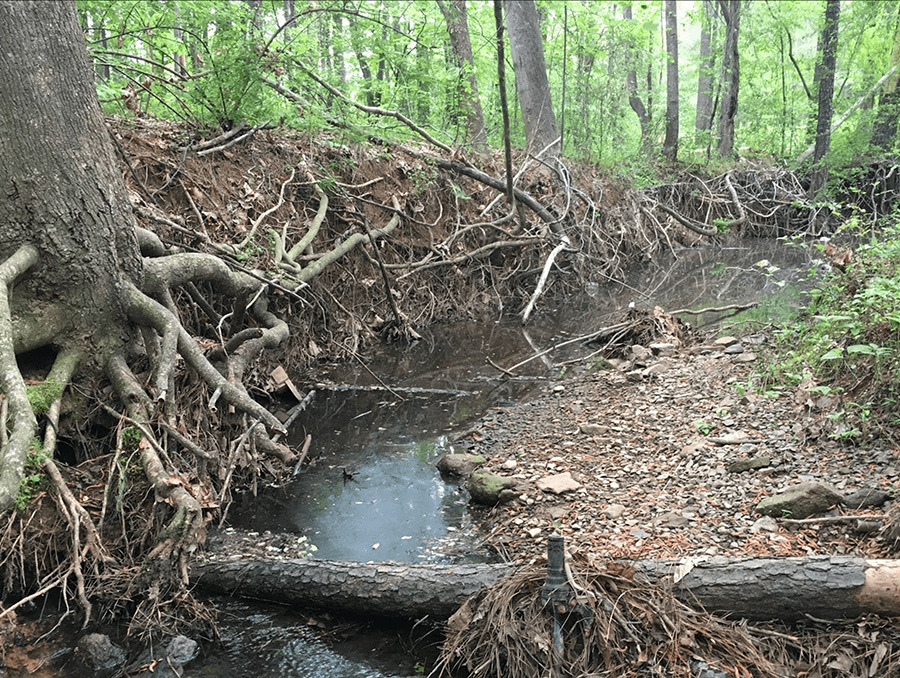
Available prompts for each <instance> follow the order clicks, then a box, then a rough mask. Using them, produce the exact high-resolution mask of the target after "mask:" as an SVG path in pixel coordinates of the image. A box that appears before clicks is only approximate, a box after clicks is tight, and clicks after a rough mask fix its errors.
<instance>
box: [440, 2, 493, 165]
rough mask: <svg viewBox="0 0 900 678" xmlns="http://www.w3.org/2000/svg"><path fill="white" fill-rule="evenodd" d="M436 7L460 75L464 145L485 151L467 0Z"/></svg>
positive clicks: (459, 104) (460, 102) (485, 145)
mask: <svg viewBox="0 0 900 678" xmlns="http://www.w3.org/2000/svg"><path fill="white" fill-rule="evenodd" d="M438 7H440V10H441V13H442V14H443V15H444V19H445V20H446V22H447V31H448V32H449V34H450V46H451V48H452V49H453V55H454V58H455V60H456V65H457V67H458V68H459V72H460V86H459V87H458V88H457V92H458V94H459V96H458V99H459V103H458V106H459V108H460V109H461V110H462V111H464V112H465V116H466V143H467V145H469V146H471V147H472V148H473V149H475V150H476V151H479V152H484V151H487V132H486V131H485V125H484V113H482V110H481V98H480V97H479V96H478V80H476V78H475V59H474V57H473V56H472V42H471V40H470V38H469V23H468V21H467V19H466V0H450V5H449V6H448V5H447V3H446V2H445V0H438Z"/></svg>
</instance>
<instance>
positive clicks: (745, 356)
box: [731, 351, 756, 363]
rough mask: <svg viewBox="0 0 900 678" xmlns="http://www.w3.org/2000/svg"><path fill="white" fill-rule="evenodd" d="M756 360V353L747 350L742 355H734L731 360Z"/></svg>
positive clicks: (744, 361)
mask: <svg viewBox="0 0 900 678" xmlns="http://www.w3.org/2000/svg"><path fill="white" fill-rule="evenodd" d="M754 360H756V354H755V353H753V352H752V351H745V352H743V353H741V354H740V355H736V356H734V358H732V359H731V362H734V363H752V362H753V361H754Z"/></svg>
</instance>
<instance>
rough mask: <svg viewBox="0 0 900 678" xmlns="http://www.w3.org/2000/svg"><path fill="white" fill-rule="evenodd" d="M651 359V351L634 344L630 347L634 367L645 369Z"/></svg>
mask: <svg viewBox="0 0 900 678" xmlns="http://www.w3.org/2000/svg"><path fill="white" fill-rule="evenodd" d="M652 359H653V351H651V350H650V349H649V348H647V347H646V346H641V345H640V344H635V345H634V346H632V347H631V360H632V362H634V364H635V365H638V366H640V367H645V366H646V365H647V363H648V362H649V361H650V360H652Z"/></svg>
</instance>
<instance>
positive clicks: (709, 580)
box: [191, 556, 900, 620]
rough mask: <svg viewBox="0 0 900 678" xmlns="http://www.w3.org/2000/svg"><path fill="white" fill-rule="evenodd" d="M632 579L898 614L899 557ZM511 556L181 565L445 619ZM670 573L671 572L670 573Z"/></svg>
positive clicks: (731, 598) (700, 568) (275, 590)
mask: <svg viewBox="0 0 900 678" xmlns="http://www.w3.org/2000/svg"><path fill="white" fill-rule="evenodd" d="M631 565H632V566H633V567H634V569H635V571H636V574H635V576H636V577H637V578H638V580H641V579H643V580H644V581H646V582H648V583H649V584H655V585H658V586H661V587H663V588H671V589H672V590H673V592H674V593H675V595H676V596H677V597H678V598H679V599H681V600H682V601H684V602H686V603H688V604H692V605H698V606H701V607H703V608H705V609H706V610H708V611H711V612H718V613H721V614H724V615H728V616H733V617H743V618H747V619H754V620H759V619H782V620H793V619H800V618H803V617H804V616H805V615H811V616H813V617H818V618H824V619H843V618H849V617H855V616H858V615H861V614H868V613H875V614H881V615H886V616H900V561H897V560H870V559H865V558H859V557H855V556H810V557H806V558H725V557H710V558H704V559H698V560H694V561H662V560H643V561H636V562H634V563H631ZM513 571H514V568H513V566H512V565H504V564H460V565H438V564H421V563H416V564H412V563H390V562H373V563H361V562H347V561H328V560H316V559H297V560H275V559H264V558H258V557H251V558H239V557H237V558H231V559H208V560H205V561H200V562H198V563H197V564H196V565H195V566H194V568H193V570H192V573H191V580H192V582H193V583H195V584H196V585H197V586H199V587H201V588H204V589H207V590H210V591H215V592H218V593H226V594H229V595H238V596H246V597H250V598H257V599H263V600H269V601H273V602H278V603H282V604H289V605H292V606H298V607H300V608H301V609H307V608H318V609H326V610H329V611H335V612H341V613H348V614H357V615H368V616H371V615H378V616H386V617H404V618H410V619H420V618H423V617H429V618H431V619H446V618H447V617H449V616H450V615H452V614H453V612H455V611H456V609H457V608H458V607H459V606H460V605H461V604H462V603H463V602H464V601H465V600H466V598H468V597H469V596H470V595H472V594H474V593H476V592H477V591H478V590H479V589H480V588H482V587H484V586H490V585H491V584H494V583H496V582H497V581H499V580H500V579H501V578H502V577H504V576H507V575H509V574H511V573H512V572H513ZM676 579H677V581H676Z"/></svg>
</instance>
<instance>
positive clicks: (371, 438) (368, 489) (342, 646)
mask: <svg viewBox="0 0 900 678" xmlns="http://www.w3.org/2000/svg"><path fill="white" fill-rule="evenodd" d="M811 252H814V250H811V249H809V248H806V247H790V246H787V245H785V243H783V242H778V241H774V240H756V241H750V242H739V243H737V244H735V245H733V246H731V247H724V248H707V249H693V250H684V251H681V252H678V253H676V254H677V258H674V259H670V260H668V261H665V262H663V263H661V264H659V265H655V266H649V265H644V266H640V267H635V268H634V269H633V270H631V271H629V272H628V274H627V277H626V280H625V281H624V283H613V282H607V283H603V282H597V283H591V284H589V285H588V287H587V289H585V290H584V294H582V295H580V297H579V298H577V299H572V300H569V301H567V303H566V304H565V305H562V306H559V307H557V308H554V309H550V310H547V309H544V310H541V312H540V313H538V314H537V315H536V316H534V317H533V319H532V321H531V322H530V323H529V325H528V328H527V329H525V328H522V326H521V324H520V323H519V322H518V319H517V318H515V317H500V318H497V319H496V321H494V322H484V323H454V324H441V325H437V326H434V327H432V328H430V329H428V330H427V331H426V332H424V333H423V334H424V338H423V340H422V341H420V342H418V343H416V344H415V345H413V346H411V347H396V346H381V347H379V348H377V349H376V350H375V351H374V353H373V355H372V356H371V358H370V359H368V360H367V361H366V365H365V368H364V367H362V366H360V365H359V364H355V365H354V364H348V365H333V366H329V367H326V368H325V369H324V370H319V371H318V372H317V374H316V376H315V378H316V379H317V380H318V381H321V382H326V383H327V384H329V385H341V386H343V387H344V390H335V389H333V388H320V389H319V390H318V391H317V395H316V397H315V398H314V401H313V403H312V406H311V407H310V408H309V409H308V411H307V412H306V413H305V416H304V417H303V420H302V421H300V422H298V424H297V426H296V428H295V430H294V431H293V432H292V435H293V442H294V443H295V444H298V443H299V442H300V441H302V440H303V438H304V437H305V436H306V435H307V434H309V435H311V436H312V441H313V442H312V448H311V455H310V458H311V462H310V463H309V465H308V467H305V468H304V470H303V471H302V472H301V473H300V474H299V475H298V476H297V477H296V478H295V479H294V481H293V482H291V483H290V484H289V485H287V486H285V487H280V488H269V489H267V490H265V491H262V492H261V493H260V494H259V496H258V497H256V498H253V499H252V500H251V499H250V498H245V499H246V501H243V502H240V503H239V504H238V505H237V506H236V507H235V509H233V511H232V514H231V521H232V524H233V525H234V526H235V527H238V528H241V529H250V530H256V531H264V530H270V531H272V532H291V533H296V534H302V535H305V536H306V537H307V538H308V539H309V541H310V542H311V543H312V544H314V545H315V546H316V547H317V551H316V552H315V553H314V554H313V557H320V558H327V559H343V560H360V561H368V560H399V561H423V560H425V561H442V562H452V561H454V560H458V559H471V558H484V557H486V555H487V554H486V553H484V552H483V551H482V550H481V549H480V546H479V542H478V534H477V532H476V530H475V528H474V526H473V522H472V520H471V517H470V514H469V509H468V506H467V496H466V494H465V491H464V490H463V489H461V488H460V487H457V486H456V485H454V484H452V483H448V482H445V481H444V480H443V479H442V478H441V477H440V475H439V474H438V473H437V471H436V469H435V468H434V462H435V461H436V460H437V459H438V458H439V457H440V456H441V455H442V454H444V453H446V452H448V451H449V450H450V449H451V444H450V442H449V440H450V433H451V432H452V431H455V430H460V429H463V428H464V427H465V426H466V424H467V423H468V422H471V421H472V420H474V419H476V418H477V417H479V416H480V415H482V414H483V413H484V412H485V411H486V410H487V409H488V408H490V407H498V406H500V407H502V406H505V405H509V404H511V403H513V402H515V401H517V400H519V399H521V398H525V397H527V395H528V392H529V391H530V390H531V389H532V388H533V387H534V384H535V383H536V381H537V380H540V379H545V378H550V377H557V376H559V369H558V368H557V367H555V366H554V364H555V363H558V362H559V361H560V360H562V359H565V358H572V357H577V356H578V355H584V354H585V353H586V352H587V351H586V349H585V348H584V347H582V346H579V345H578V343H577V342H576V343H575V344H573V345H572V346H570V347H568V349H567V352H566V353H560V354H557V353H553V354H551V355H549V356H547V357H546V358H545V359H543V360H533V361H531V362H530V363H529V364H528V365H527V366H525V367H523V368H521V369H520V370H517V372H516V373H517V374H518V375H522V377H521V378H518V379H511V380H499V379H498V378H497V377H498V372H497V371H496V370H495V369H494V368H493V367H491V366H489V365H488V364H487V358H490V359H491V360H492V361H494V362H495V363H497V364H499V365H503V366H510V365H513V364H515V363H517V362H519V361H521V360H524V359H525V358H527V357H529V356H531V355H533V354H534V353H535V352H536V350H538V349H541V350H542V349H545V348H547V347H550V346H553V345H555V344H557V343H560V342H562V341H564V340H566V339H567V338H571V337H573V336H580V335H582V334H586V333H588V332H591V331H592V330H595V329H598V328H600V327H604V326H606V325H609V324H611V323H612V322H615V319H616V318H617V317H618V315H619V314H620V313H621V311H622V309H624V308H626V307H627V306H628V305H629V304H631V303H634V304H635V305H636V306H638V307H651V306H654V305H659V306H662V307H663V308H665V309H667V310H674V309H678V308H691V309H698V308H707V307H716V306H724V305H726V304H745V303H750V302H755V301H759V302H761V304H760V307H759V308H757V309H755V310H754V311H752V312H750V313H749V314H744V316H742V317H743V318H744V319H745V320H748V321H749V320H750V319H754V320H756V321H765V320H767V319H770V318H774V317H776V316H778V315H779V314H780V313H782V312H783V311H784V309H785V308H786V307H788V306H792V305H793V306H796V305H800V304H803V303H804V299H803V295H802V292H801V290H802V289H804V288H806V287H808V286H809V285H810V284H811V282H810V281H811V271H812V270H814V268H815V264H814V261H813V258H812V256H811ZM539 306H540V305H539ZM720 318H721V314H706V315H700V316H696V315H691V316H685V319H686V320H688V321H690V322H691V323H692V324H694V325H695V326H698V325H703V324H704V323H711V322H714V321H716V320H719V319H720ZM292 376H295V375H292ZM296 378H297V377H296V376H295V379H296ZM297 380H298V381H299V379H297ZM372 387H376V390H369V389H370V388H372ZM385 387H388V388H385ZM414 389H430V391H424V390H423V391H416V390H414ZM225 609H227V610H228V613H229V614H227V615H226V618H225V619H224V620H223V625H222V632H223V648H224V651H223V652H222V653H220V654H218V655H217V656H216V657H207V658H206V659H202V660H198V661H196V662H194V664H195V665H197V666H196V667H195V666H193V665H192V667H191V668H190V669H189V670H188V672H187V674H186V675H189V676H197V677H199V676H229V677H235V678H238V677H243V676H246V677H248V678H249V677H251V676H252V677H253V678H267V677H268V676H273V677H274V676H297V677H305V676H309V677H312V676H330V677H333V678H345V677H346V678H350V677H356V676H373V677H384V676H414V675H419V672H418V670H417V666H416V664H417V662H418V661H419V659H420V658H419V657H417V654H416V651H412V652H411V653H409V652H407V653H404V652H403V651H402V649H403V646H404V644H405V642H404V641H405V639H404V638H403V637H402V633H403V632H401V631H397V630H391V631H389V632H387V633H385V630H384V629H383V628H381V629H380V630H378V631H376V630H370V631H369V632H367V633H363V634H359V635H357V636H355V637H354V639H352V640H350V641H349V642H335V641H330V642H325V641H323V640H321V639H320V637H319V636H318V635H317V634H316V633H314V632H313V631H311V630H310V629H309V628H308V627H306V626H304V625H298V623H297V619H296V617H295V616H292V615H291V613H290V611H288V610H285V609H282V608H274V607H265V606H253V607H250V606H248V605H247V604H245V603H237V602H229V603H228V604H227V605H226V606H225Z"/></svg>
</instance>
